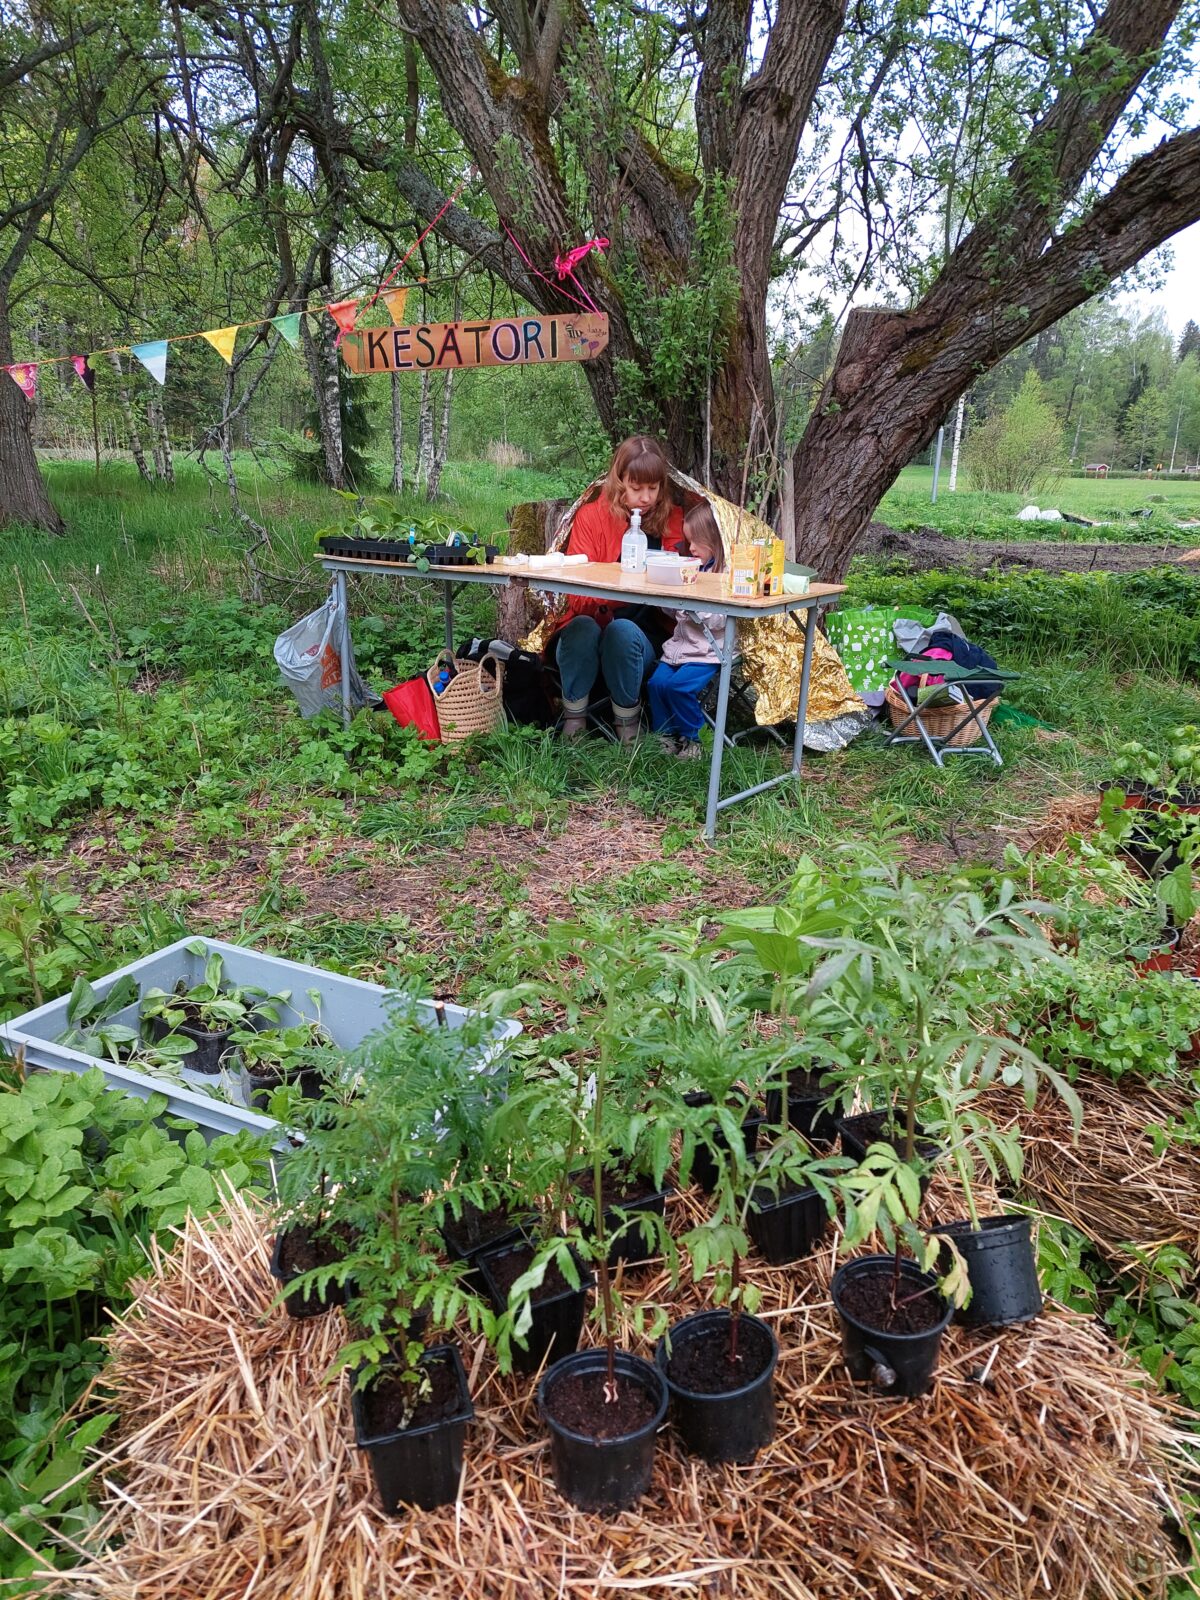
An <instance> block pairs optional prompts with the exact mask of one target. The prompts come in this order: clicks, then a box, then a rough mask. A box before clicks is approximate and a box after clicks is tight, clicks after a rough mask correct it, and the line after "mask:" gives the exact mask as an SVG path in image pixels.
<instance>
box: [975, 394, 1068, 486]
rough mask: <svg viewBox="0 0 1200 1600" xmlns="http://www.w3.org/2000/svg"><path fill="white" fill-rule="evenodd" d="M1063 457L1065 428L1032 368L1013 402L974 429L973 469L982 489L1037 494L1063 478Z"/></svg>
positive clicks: (976, 483) (976, 481)
mask: <svg viewBox="0 0 1200 1600" xmlns="http://www.w3.org/2000/svg"><path fill="white" fill-rule="evenodd" d="M1062 458H1063V437H1062V427H1061V425H1060V423H1059V420H1058V418H1057V417H1056V416H1055V414H1054V411H1053V409H1052V408H1051V407H1050V406H1049V405H1047V403H1046V401H1045V399H1044V398H1043V396H1042V381H1041V379H1040V378H1039V377H1038V375H1037V373H1036V372H1034V371H1033V370H1032V369H1031V370H1030V371H1029V372H1027V373H1026V374H1025V381H1024V382H1023V383H1022V385H1021V387H1020V388H1019V389H1018V390H1017V392H1016V394H1015V395H1014V396H1013V398H1012V400H1011V401H1010V402H1009V404H1008V406H1007V407H1006V408H1005V409H1004V410H1003V411H1001V412H998V413H997V414H996V415H994V416H991V417H989V418H988V419H987V421H986V422H984V423H982V424H981V425H980V426H978V427H976V428H975V429H973V430H972V432H971V435H970V439H969V441H968V444H967V473H968V476H969V477H970V479H971V482H972V484H973V486H974V487H975V488H977V489H987V490H991V491H993V492H997V491H998V492H1000V493H1008V494H1032V493H1033V492H1034V491H1035V490H1040V489H1044V488H1047V487H1049V485H1050V484H1051V483H1052V482H1053V481H1054V480H1055V479H1056V478H1057V477H1058V473H1059V470H1060V467H1061V465H1062Z"/></svg>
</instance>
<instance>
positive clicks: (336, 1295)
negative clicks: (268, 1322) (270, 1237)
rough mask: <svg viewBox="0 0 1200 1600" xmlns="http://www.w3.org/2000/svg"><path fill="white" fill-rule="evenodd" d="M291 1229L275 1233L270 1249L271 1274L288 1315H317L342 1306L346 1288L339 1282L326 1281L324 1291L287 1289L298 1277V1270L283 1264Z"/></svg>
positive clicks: (312, 1288)
mask: <svg viewBox="0 0 1200 1600" xmlns="http://www.w3.org/2000/svg"><path fill="white" fill-rule="evenodd" d="M290 1231H291V1230H290V1229H287V1228H284V1229H282V1230H281V1231H280V1232H279V1233H277V1234H276V1235H275V1245H274V1248H273V1249H272V1251H271V1276H272V1277H273V1278H274V1279H275V1281H276V1283H278V1284H280V1285H282V1287H283V1289H284V1296H283V1304H284V1308H285V1309H286V1311H287V1314H288V1316H289V1317H296V1318H297V1319H299V1318H302V1317H319V1316H322V1315H323V1314H324V1313H325V1312H326V1311H329V1310H332V1308H333V1307H334V1306H343V1305H345V1303H346V1289H345V1288H344V1287H343V1286H342V1285H341V1284H339V1283H328V1284H326V1286H325V1290H324V1292H323V1293H322V1292H320V1291H318V1290H317V1289H316V1288H315V1287H309V1288H307V1289H289V1288H288V1284H290V1283H291V1282H292V1280H293V1279H295V1278H298V1277H299V1276H300V1274H299V1273H298V1272H289V1271H288V1270H287V1268H285V1266H284V1264H283V1248H284V1241H285V1240H286V1239H287V1236H288V1234H289V1232H290Z"/></svg>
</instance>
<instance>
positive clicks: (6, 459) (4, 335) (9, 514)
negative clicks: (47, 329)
mask: <svg viewBox="0 0 1200 1600" xmlns="http://www.w3.org/2000/svg"><path fill="white" fill-rule="evenodd" d="M12 358H13V354H12V333H11V331H10V329H9V324H8V306H7V302H6V301H4V300H3V299H0V366H7V365H8V364H9V363H10V362H11V361H12ZM9 522H19V523H24V524H26V525H28V526H29V527H31V528H41V529H43V530H44V531H45V532H46V533H61V532H62V531H63V520H62V518H61V517H60V516H59V514H58V512H57V511H56V510H55V509H54V506H53V504H52V503H51V500H50V496H49V494H47V492H46V485H45V483H44V482H43V480H42V474H41V469H40V468H39V466H38V459H37V452H36V450H35V449H34V448H33V406H32V405H31V404H30V403H29V401H28V400H26V398H25V396H24V394H22V392H21V390H20V388H19V387H18V385H17V384H15V383H14V382H13V380H12V379H11V377H9V375H8V373H7V372H0V527H2V526H4V524H6V523H9Z"/></svg>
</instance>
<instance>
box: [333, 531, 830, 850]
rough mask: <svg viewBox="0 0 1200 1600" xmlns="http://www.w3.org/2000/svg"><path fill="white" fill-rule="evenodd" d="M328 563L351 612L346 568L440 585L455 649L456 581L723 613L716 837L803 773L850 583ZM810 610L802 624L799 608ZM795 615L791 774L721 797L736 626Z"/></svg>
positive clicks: (346, 684)
mask: <svg viewBox="0 0 1200 1600" xmlns="http://www.w3.org/2000/svg"><path fill="white" fill-rule="evenodd" d="M320 562H321V565H322V567H324V568H325V570H326V571H327V572H332V573H333V574H334V582H335V583H336V584H337V586H338V596H339V599H340V600H341V601H342V603H343V604H344V605H345V606H346V615H347V618H348V617H349V615H350V612H349V604H348V600H347V593H346V577H347V574H348V573H351V572H357V573H360V574H363V575H364V576H374V577H386V578H407V579H412V580H415V581H417V582H422V581H427V582H434V583H440V584H442V585H443V588H444V598H445V612H446V647H447V649H449V650H451V651H453V649H454V590H455V587H456V585H458V584H486V585H489V586H491V587H492V588H499V587H500V586H501V585H503V584H506V583H509V582H511V581H512V580H513V579H514V578H515V579H519V580H520V581H523V582H525V583H528V584H529V585H530V587H532V588H534V589H541V590H545V591H546V592H547V593H549V594H564V595H565V594H583V595H589V596H592V597H593V598H595V599H597V600H610V601H612V602H613V603H614V604H615V605H635V604H638V603H645V601H646V600H647V599H652V600H653V602H654V604H655V605H656V606H661V607H662V608H663V610H666V611H682V612H685V613H688V614H690V615H693V616H695V615H696V614H697V613H699V612H717V613H719V614H720V615H722V616H723V617H724V619H725V626H724V633H723V637H722V639H721V641H720V642H719V643H718V642H716V641H714V646H715V648H716V650H717V654H718V657H719V659H720V664H721V670H720V677H719V683H718V688H717V707H716V713H715V715H714V718H713V752H712V762H711V765H710V766H709V773H708V804H707V807H706V809H705V816H704V831H705V833H706V834H707V836H708V837H709V838H710V839H711V838H713V837H714V836H715V834H716V830H717V813H718V811H723V810H725V809H726V807H727V806H732V805H736V804H737V802H738V801H739V800H748V799H749V798H750V797H751V796H752V795H756V794H761V793H762V792H763V791H764V790H766V789H773V788H774V787H775V785H776V784H779V783H786V782H787V781H788V780H789V779H793V778H796V779H798V778H799V776H800V769H801V767H802V765H803V761H804V719H805V714H806V712H807V710H808V679H809V670H810V668H811V666H812V652H813V636H814V634H815V632H816V626H817V613H818V612H819V610H820V608H821V607H822V606H823V605H827V604H828V603H829V602H830V601H831V600H834V599H836V597H837V596H838V595H839V594H842V593H843V592H844V586H843V585H841V584H834V583H814V584H812V585H810V587H809V589H808V592H807V593H806V594H778V595H770V596H766V597H762V598H759V597H746V598H742V597H738V598H734V597H733V596H731V595H728V594H725V593H724V592H723V589H724V583H723V580H722V579H721V577H720V576H719V575H717V574H715V573H701V574H700V576H699V577H698V578H697V580H696V581H695V583H691V584H654V583H649V582H648V581H647V580H646V577H645V574H644V573H637V574H631V573H626V572H622V570H621V568H620V566H619V565H618V564H617V563H616V562H597V561H589V562H588V563H586V564H585V565H583V566H574V567H552V568H549V569H545V570H535V571H532V572H530V571H525V570H520V569H515V568H513V567H507V566H499V565H493V566H463V567H434V566H431V567H429V568H428V570H427V571H425V572H418V571H417V569H416V567H415V565H414V564H413V563H412V562H404V563H398V562H395V561H386V560H360V559H357V558H352V557H349V556H323V557H321V558H320ZM801 612H803V613H804V622H803V624H801V622H800V619H799V613H801ZM780 615H787V616H791V617H792V618H793V620H794V621H795V622H796V625H797V627H802V630H803V633H804V656H803V660H802V663H801V668H800V693H799V697H798V701H797V706H796V737H795V740H794V741H793V745H792V764H791V767H790V768H789V770H788V771H787V772H783V773H780V774H779V776H778V777H775V778H768V779H767V780H766V782H765V783H756V784H754V785H753V786H752V787H751V788H749V789H741V790H739V791H738V793H737V794H731V795H726V796H725V797H724V798H722V797H721V762H722V759H723V757H724V754H725V744H726V738H725V724H726V720H727V718H728V714H729V680H730V675H731V672H732V669H733V662H734V658H735V656H736V655H737V624H738V621H739V620H745V621H753V620H754V619H755V618H757V617H774V616H780ZM349 654H350V649H349V625H347V629H346V635H345V644H344V648H343V652H342V655H343V659H342V715H343V720H344V721H345V722H346V723H347V724H349V721H350V662H349Z"/></svg>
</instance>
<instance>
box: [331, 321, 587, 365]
mask: <svg viewBox="0 0 1200 1600" xmlns="http://www.w3.org/2000/svg"><path fill="white" fill-rule="evenodd" d="M607 344H608V317H607V316H606V315H605V314H604V313H603V312H590V311H589V312H580V313H579V315H578V316H567V317H541V316H537V317H505V318H503V319H501V320H499V321H496V322H415V323H413V324H411V325H410V326H408V327H400V328H360V329H359V330H357V331H356V332H355V333H348V334H347V335H346V337H345V338H344V339H343V340H342V343H341V346H340V348H341V352H342V360H343V361H344V362H345V363H346V365H347V367H349V369H350V371H351V372H356V373H370V372H407V371H409V370H414V371H425V370H427V369H434V370H439V369H440V370H445V369H447V368H458V367H512V366H516V365H518V364H519V363H521V362H532V363H534V364H535V365H536V364H540V363H541V362H547V361H591V360H592V358H593V357H594V356H598V355H599V354H600V352H601V351H602V350H603V349H604V348H605V347H606V346H607Z"/></svg>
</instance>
